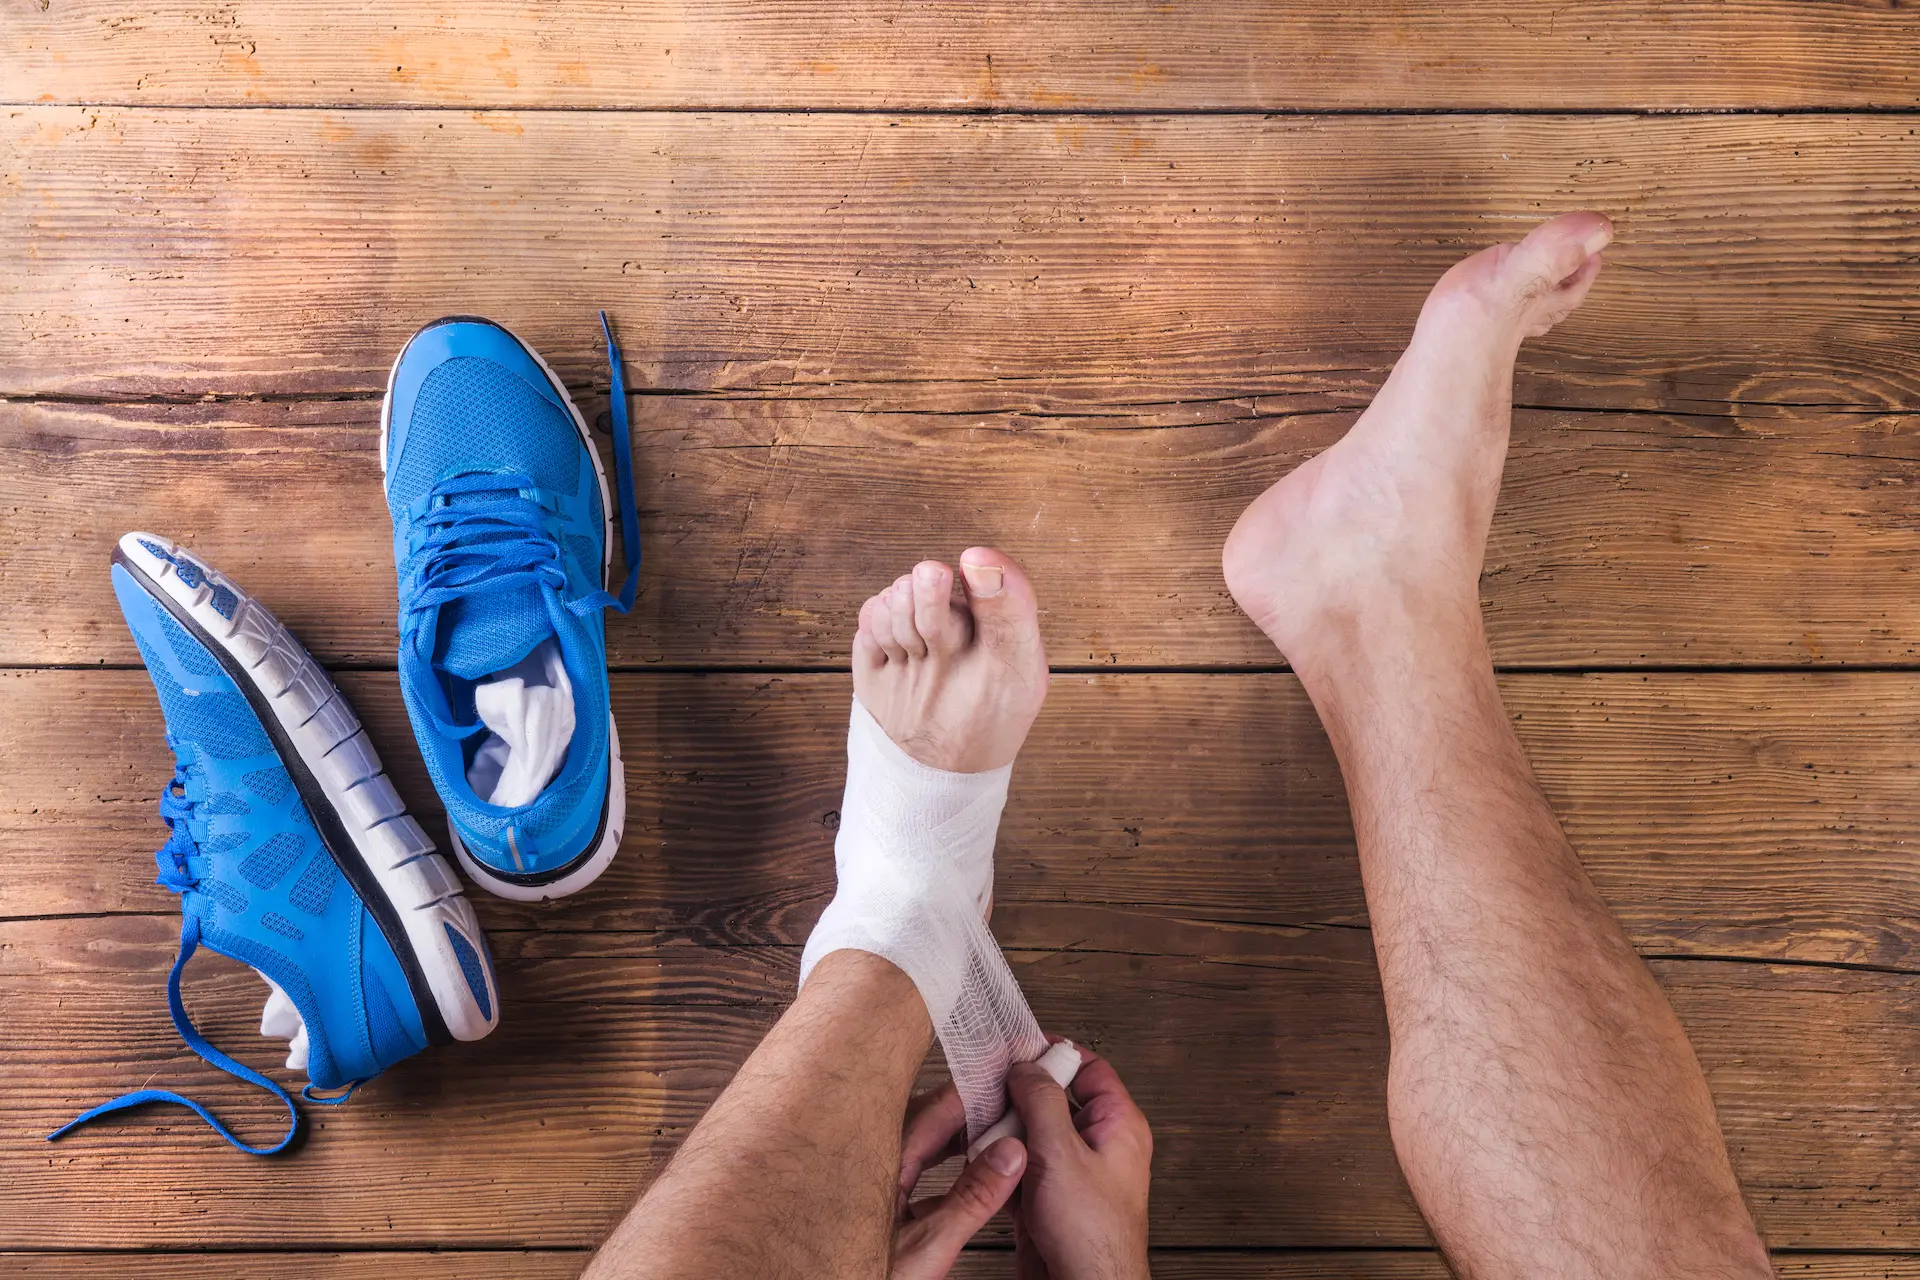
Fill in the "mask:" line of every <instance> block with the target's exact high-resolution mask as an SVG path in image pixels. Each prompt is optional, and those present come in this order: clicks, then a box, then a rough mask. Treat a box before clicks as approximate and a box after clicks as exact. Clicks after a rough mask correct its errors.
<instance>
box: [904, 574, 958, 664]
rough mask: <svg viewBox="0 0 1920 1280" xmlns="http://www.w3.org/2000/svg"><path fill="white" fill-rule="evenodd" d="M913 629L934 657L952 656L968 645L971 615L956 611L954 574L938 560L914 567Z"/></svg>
mask: <svg viewBox="0 0 1920 1280" xmlns="http://www.w3.org/2000/svg"><path fill="white" fill-rule="evenodd" d="M913 625H914V628H915V629H916V630H917V631H919V633H920V635H921V636H922V638H924V639H925V640H926V642H927V649H928V651H929V652H932V653H952V652H954V651H955V650H957V649H960V648H963V647H964V646H965V645H966V643H967V637H968V632H969V629H968V624H967V615H966V614H965V613H963V612H961V611H960V610H958V609H955V608H954V607H953V570H951V569H949V568H947V566H946V565H944V564H941V563H940V562H939V561H938V560H922V561H921V562H920V563H919V564H917V565H915V566H913Z"/></svg>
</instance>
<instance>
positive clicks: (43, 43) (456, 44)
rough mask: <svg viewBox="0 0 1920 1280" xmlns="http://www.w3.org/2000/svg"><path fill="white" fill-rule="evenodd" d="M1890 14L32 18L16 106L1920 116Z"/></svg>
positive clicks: (791, 11)
mask: <svg viewBox="0 0 1920 1280" xmlns="http://www.w3.org/2000/svg"><path fill="white" fill-rule="evenodd" d="M1916 66H1920V23H1916V20H1915V18H1914V16H1913V13H1912V11H1911V10H1909V9H1905V8H1903V7H1902V6H1900V5H1898V4H1892V5H1889V4H1884V3H1882V4H1829V5H1805V4H1792V3H1788V2H1787V0H1742V2H1740V3H1735V4H1713V3H1704V2H1703V0H1692V2H1690V3H1675V4H1660V3H1654V2H1653V0H1631V2H1622V3H1611V4H1608V5H1606V6H1604V7H1575V8H1568V7H1566V6H1564V5H1557V4H1554V3H1553V2H1552V0H1468V2H1466V3H1460V4H1451V5H1448V6H1447V7H1446V8H1445V10H1444V11H1443V10H1437V9H1432V8H1430V7H1426V6H1421V5H1413V4H1402V5H1390V6H1381V7H1374V6H1351V5H1341V4H1338V3H1334V2H1333V0H1306V2H1305V3H1302V2H1299V0H1293V2H1290V3H1284V4H1283V3H1277V2H1275V0H1267V2H1266V3H1260V4H1244V5H1233V6H1219V5H1211V6H1210V5H1172V4H1154V3H1149V2H1148V0H1130V2H1129V3H1125V4H1113V3H1096V2H1095V0H1063V2H1061V3H1055V4H1050V5H1048V6H1046V8H1045V9H1044V10H1039V9H1035V8H1033V7H1031V6H1025V5H1020V4H1017V3H1006V2H1002V3H990V4H966V5H959V4H953V3H934V4H917V5H910V6H906V7H898V6H886V7H882V6H877V5H872V4H867V5H860V4H852V5H834V4H829V3H822V2H821V0H810V2H805V3H787V4H781V5H777V6H769V5H766V4H756V3H749V2H748V0H693V2H692V3H684V2H683V3H673V4H667V3H661V2H659V0H654V2H652V3H638V4H634V3H615V2H613V0H597V2H594V3H584V4H574V5H569V6H568V8H567V11H566V15H565V19H564V21H558V20H554V19H553V17H552V15H546V14H538V15H536V14H535V13H532V12H529V11H527V10H526V9H524V8H521V7H519V6H516V5H512V4H508V3H504V2H502V0H494V2H492V3H485V2H483V3H479V4H472V3H469V4H462V5H459V6H458V7H456V6H453V5H451V4H447V3H437V4H426V5H418V6H410V7H408V9H407V10H406V11H405V12H400V13H396V12H394V11H393V10H392V9H391V8H390V7H386V6H381V5H376V4H372V3H369V2H368V0H358V2H357V3H356V2H349V3H346V4H333V5H322V4H319V3H317V2H316V0H293V2H291V3H278V4H276V3H271V2H270V0H238V2H237V3H228V4H224V5H222V6H220V7H219V8H218V9H215V10H205V9H196V8H193V7H191V6H181V5H177V4H172V3H156V2H154V0H144V2H140V3H127V2H126V0H117V2H116V0H83V2H82V3H77V4H65V3H63V4H58V5H47V6H36V5H32V4H17V5H15V6H13V10H12V11H11V12H10V13H9V15H8V22H7V24H6V25H5V27H4V28H0V84H3V85H5V86H6V89H5V93H6V96H7V97H8V98H9V99H12V100H15V101H36V100H46V101H54V100H58V101H63V102H74V101H80V102H102V101H117V102H135V103H143V104H151V105H160V104H170V103H191V104H236V103H256V102H258V103H281V104H285V103H300V104H312V103H323V104H339V105H355V106H374V105H436V106H443V105H452V106H494V107H498V106H511V105H525V106H569V107H583V106H596V107H604V106H621V107H679V108H685V107H746V106H751V107H761V108H768V107H773V108H804V109H820V108H833V107H853V108H860V109H866V110H872V109H890V108H902V107H917V108H942V109H965V110H992V109H1008V110H1030V109H1039V110H1059V109H1063V108H1064V109H1083V110H1084V109H1118V110H1141V109H1147V110H1167V109H1179V108H1210V109H1222V108H1227V109H1238V110H1254V111H1262V110H1272V109H1277V108H1302V107H1311V108H1329V107H1366V108H1382V107H1455V108H1459V107H1475V108H1486V107H1536V108H1549V109H1566V108H1583V107H1584V108H1592V107H1751V106H1762V105H1763V106H1778V107H1786V106H1819V107H1837V106H1913V105H1915V104H1916V103H1920V75H1916V73H1915V70H1914V68H1915V67H1916Z"/></svg>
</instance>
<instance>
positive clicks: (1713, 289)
mask: <svg viewBox="0 0 1920 1280" xmlns="http://www.w3.org/2000/svg"><path fill="white" fill-rule="evenodd" d="M0 155H4V156H5V157H6V159H5V160H4V161H3V162H0V163H4V165H5V168H4V171H0V202H4V204H3V205H0V209H4V217H0V257H4V259H5V260H6V261H9V262H11V263H16V264H19V265H18V268H17V269H16V270H15V271H12V272H9V273H8V274H7V275H6V276H5V277H4V278H0V332H5V333H8V334H10V335H15V337H16V340H14V341H10V342H8V343H6V344H4V345H0V394H14V395H20V394H28V393H59V394H63V395H71V394H96V393H98V394H106V395H111V396H116V397H117V396H127V395H150V394H167V395H175V396H186V397H190V398H191V397H198V396H200V395H202V394H204V393H208V392H216V393H227V392H232V393H245V394H253V393H267V392H271V393H276V394H279V393H314V394H338V393H353V394H364V393H370V392H377V391H378V390H379V389H380V388H381V387H382V386H383V385H384V380H385V376H386V371H387V369H388V366H389V364H390V363H391V361H392V359H393V356H394V354H395V352H397V351H398V350H399V348H400V346H401V344H402V343H403V342H404V341H405V339H406V337H407V335H408V334H409V333H410V332H411V331H412V330H413V329H414V328H415V327H416V326H418V325H419V324H421V323H423V322H425V321H427V320H430V319H432V318H433V317H435V316H437V315H441V314H445V313H447V312H449V311H467V312H479V313H482V314H486V315H490V316H493V317H495V318H497V319H499V320H502V321H504V322H507V323H509V324H511V325H513V326H515V327H516V329H517V330H519V331H520V332H521V333H522V334H523V335H524V336H525V337H527V338H528V339H529V340H530V341H531V342H533V343H534V345H536V346H537V347H539V348H540V349H541V350H542V352H543V353H544V354H546V355H547V356H548V357H549V358H551V359H553V360H554V361H556V363H557V367H558V368H559V369H560V371H561V372H562V374H563V375H564V376H566V377H568V378H569V379H571V380H573V381H574V382H575V383H576V384H584V383H586V382H587V381H588V380H589V379H592V378H603V377H604V374H603V373H602V372H601V371H600V355H599V352H598V349H597V343H598V330H597V328H594V327H592V310H591V309H592V308H593V307H595V306H605V307H608V308H609V309H611V311H612V312H613V315H614V317H615V319H616V321H617V322H618V323H619V325H620V327H621V333H622V338H623V342H624V345H625V347H626V352H627V360H628V368H629V370H630V374H631V377H632V379H633V381H634V383H635V384H636V385H637V386H639V387H642V388H652V389H660V388H672V389H680V390H714V389H721V388H727V389H735V390H739V389H752V390H759V391H774V392H779V393H781V394H797V393H826V394H831V395H834V396H845V395H860V394H862V392H863V390H864V389H866V388H868V387H869V386H877V387H878V388H879V389H880V390H881V391H882V392H883V393H886V394H889V395H891V396H893V397H894V398H895V399H896V400H897V399H898V398H900V397H901V396H902V395H903V393H909V392H915V393H918V394H916V398H915V402H914V406H913V407H916V408H919V409H923V410H924V409H953V408H959V409H961V410H962V411H964V412H975V411H981V410H983V409H985V408H990V407H992V408H1004V409H1015V410H1018V409H1022V408H1025V407H1027V406H1029V405H1035V404H1038V405H1041V406H1046V405H1057V404H1060V403H1071V404H1079V405H1083V406H1084V405H1088V404H1093V405H1102V404H1108V403H1112V402H1114V401H1115V400H1116V399H1118V400H1120V401H1121V402H1122V403H1138V402H1141V401H1155V400H1158V401H1188V400H1194V399H1221V398H1245V397H1257V396H1260V395H1268V394H1279V393H1294V392H1298V391H1302V390H1305V391H1311V392H1321V391H1324V390H1325V389H1326V388H1328V387H1329V386H1332V387H1334V388H1336V389H1346V390H1349V391H1350V390H1351V389H1352V388H1354V387H1362V388H1364V387H1369V386H1371V385H1373V384H1374V383H1375V382H1376V381H1377V379H1378V378H1379V376H1380V374H1381V373H1382V372H1383V371H1384V369H1385V368H1386V367H1387V366H1388V365H1389V364H1390V363H1391V361H1392V360H1393V358H1394V357H1395V355H1396V354H1397V353H1398V351H1399V350H1400V349H1401V347H1402V345H1403V344H1404V342H1405V340H1406V337H1407V334H1408V331H1409V327H1410V325H1411V323H1412V321H1413V318H1414V316H1415V314H1416V312H1417V310H1418V307H1419V303H1420V300H1421V298H1422V297H1423V296H1424V295H1425V293H1426V291H1427V290H1428V288H1429V287H1430V286H1431V285H1432V283H1433V281H1434V280H1435V279H1437V278H1438V276H1439V275H1440V274H1441V272H1442V271H1443V270H1444V269H1445V268H1446V267H1447V266H1448V265H1450V264H1451V263H1452V262H1454V261H1455V260H1457V259H1458V258H1459V257H1461V256H1462V255H1463V254H1465V253H1466V252H1467V251H1469V250H1471V249H1475V248H1478V247H1481V246H1483V245H1486V244H1488V243H1492V242H1494V241H1496V240H1499V239H1503V238H1509V237H1512V236H1514V235H1517V234H1518V233H1519V232H1521V231H1523V230H1524V229H1525V228H1526V227H1528V226H1529V225H1531V224H1532V223H1534V222H1536V221H1537V220H1538V219H1539V218H1541V217H1542V216H1543V215H1545V214H1547V213H1550V212H1555V211H1558V210H1561V209H1565V208H1570V207H1576V206H1591V207H1597V208H1600V209H1603V210H1605V211H1607V212H1609V213H1611V214H1613V215H1614V216H1615V217H1616V218H1617V219H1618V222H1619V228H1620V239H1619V242H1618V244H1617V246H1616V248H1615V249H1614V250H1613V251H1611V252H1612V256H1613V259H1614V267H1613V269H1612V270H1611V271H1610V272H1609V273H1608V274H1607V275H1606V276H1605V277H1603V279H1602V281H1601V283H1600V285H1599V286H1598V288H1597V289H1596V291H1595V293H1594V295H1593V297H1592V298H1591V299H1590V300H1589V302H1588V303H1587V305H1586V306H1585V307H1584V308H1583V309H1582V310H1581V311H1580V312H1579V313H1578V314H1577V315H1576V316H1575V317H1574V318H1573V319H1571V320H1570V321H1568V322H1567V323H1566V324H1564V325H1562V326H1561V327H1560V328H1559V329H1558V330H1556V331H1555V332H1554V333H1553V334H1551V335H1549V336H1548V337H1547V338H1545V339H1542V340H1541V341H1540V342H1538V343H1536V344H1533V345H1531V346H1530V347H1529V354H1528V355H1527V357H1526V361H1527V364H1526V369H1527V373H1526V375H1525V376H1524V377H1523V378H1522V383H1521V388H1520V398H1521V401H1522V402H1523V403H1527V404H1546V405H1575V406H1595V407H1611V408H1655V409H1665V410H1679V411H1698V410H1700V409H1702V408H1703V407H1706V406H1711V409H1710V411H1711V412H1717V413H1724V412H1726V411H1727V406H1728V405H1729V404H1738V405H1748V404H1752V403H1755V402H1771V403H1779V404H1792V405H1809V404H1811V405H1823V406H1829V407H1848V406H1852V407H1866V408H1871V409H1887V408H1898V407H1903V406H1904V407H1909V408H1910V407H1913V406H1914V405H1915V404H1916V403H1917V402H1920V393H1917V391H1916V388H1920V372H1916V370H1915V367H1914V363H1913V359H1912V354H1913V317H1912V299H1913V297H1914V295H1915V293H1916V291H1920V222H1916V220H1915V219H1914V218H1913V217H1912V215H1911V210H1912V209H1914V208H1915V207H1920V133H1916V132H1915V131H1914V129H1913V128H1912V127H1911V125H1910V124H1909V123H1908V122H1907V121H1906V120H1904V119H1903V118H1901V117H1898V116H1882V115H1865V116H1845V115H1819V116H1797V117H1796V116H1703V117H1694V116H1670V117H1649V118H1640V117H1570V118H1569V117H1562V118H1552V117H1539V116H1429V117H1337V118H1326V117H1275V118H1266V119H1254V118H1244V117H1184V118H1157V117H1142V118H1114V117H1059V118H1034V117H1024V118H1022V117H984V118H976V117H950V116H934V117H927V116H919V117H916V116H904V117H892V116H881V115H874V116H803V115H781V116H757V115H738V114H721V115H703V114H697V113H694V114H645V115H620V116H607V115H602V114H596V113H591V112H544V113H543V112H530V113H513V112H501V113H488V112H481V113H468V112H455V111H436V112H392V111H303V110H285V111H282V110H275V111H250V110H233V111H226V110H192V111H187V110H157V111H131V110H117V109H79V108H67V107H42V108H14V109H9V110H6V111H5V112H4V119H0ZM930 384H934V385H930ZM954 386H957V387H959V388H961V389H963V390H964V391H965V393H966V396H965V399H960V400H955V399H948V400H944V401H935V400H934V399H933V398H932V395H931V393H932V392H936V391H938V389H939V388H940V387H954Z"/></svg>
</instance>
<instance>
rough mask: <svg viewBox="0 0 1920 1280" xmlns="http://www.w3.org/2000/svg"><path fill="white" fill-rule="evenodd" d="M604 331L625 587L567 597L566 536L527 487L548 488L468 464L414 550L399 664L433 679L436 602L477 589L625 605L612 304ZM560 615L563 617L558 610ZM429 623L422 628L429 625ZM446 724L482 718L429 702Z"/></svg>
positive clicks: (625, 521)
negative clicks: (463, 717) (460, 716)
mask: <svg viewBox="0 0 1920 1280" xmlns="http://www.w3.org/2000/svg"><path fill="white" fill-rule="evenodd" d="M600 332H601V333H602V334H603V335H605V337H606V343H607V373H608V383H609V387H608V416H609V426H610V429H611V432H612V435H613V457H614V474H615V479H616V482H617V484H616V488H617V492H618V501H619V506H620V539H621V545H622V547H623V548H624V549H625V552H626V559H627V577H626V581H625V582H624V583H623V584H622V585H621V588H620V594H619V595H617V596H616V595H613V594H611V593H609V592H608V591H606V590H605V589H604V588H595V589H594V590H592V591H589V592H586V593H584V594H582V595H578V596H575V597H573V598H572V599H566V598H564V597H563V596H562V594H561V593H562V592H564V591H565V590H566V587H567V574H566V569H565V567H564V565H563V563H562V561H561V558H560V556H561V552H560V541H559V539H558V537H557V536H556V535H555V533H554V531H553V529H552V528H551V527H550V525H549V523H548V514H547V510H546V508H545V507H544V506H543V505H542V504H541V503H540V502H539V501H538V500H537V499H536V498H534V497H529V496H528V495H529V494H538V493H539V492H540V490H539V488H538V486H536V485H535V484H534V482H533V480H532V478H531V477H529V476H527V475H526V474H524V473H522V472H469V473H467V474H464V475H458V476H451V477H448V478H447V479H445V480H442V481H441V482H440V483H439V484H436V485H435V486H433V488H432V489H430V490H428V492H427V494H426V495H425V497H424V498H423V499H422V500H421V504H420V505H421V507H422V508H424V509H423V510H422V513H421V515H420V516H419V518H418V521H417V523H416V525H415V526H414V527H415V530H416V532H415V534H414V537H413V543H414V545H413V547H412V549H411V550H410V551H409V553H408V555H407V560H406V565H405V569H404V571H403V573H404V577H405V579H406V583H407V585H406V587H405V588H404V589H403V590H402V592H401V598H402V600H403V601H404V608H405V611H406V612H405V616H404V617H403V618H402V619H401V631H402V633H403V636H404V638H405V641H406V642H405V643H403V644H402V645H401V665H402V667H403V668H407V669H410V670H414V671H415V676H416V678H417V679H419V680H421V681H422V682H423V683H426V682H430V681H428V680H427V675H428V673H427V670H426V668H427V666H428V663H427V659H426V657H425V656H424V655H423V653H422V652H421V651H422V650H423V649H431V648H432V645H433V634H434V627H435V623H436V620H437V617H438V613H437V611H438V610H439V609H440V608H441V607H442V606H444V605H447V604H451V603H452V602H454V601H456V600H461V599H465V598H467V597H469V596H479V595H487V594H490V593H494V592H500V591H512V590H516V589H519V588H522V587H529V586H531V587H537V588H539V589H540V590H541V593H542V595H543V596H545V597H546V598H547V600H548V601H549V607H552V606H553V605H555V604H557V605H558V606H559V607H560V608H563V609H565V610H566V611H567V612H568V613H570V614H572V615H573V616H574V617H576V618H583V617H586V616H587V615H588V614H591V613H595V612H597V611H599V610H603V609H614V610H617V611H618V612H620V613H626V612H628V611H629V610H630V609H632V608H633V602H634V598H635V596H636V594H637V593H638V590H639V586H640V513H639V506H638V503H637V502H636V500H635V497H634V487H633V441H632V431H631V424H630V422H629V419H628V414H627V381H626V369H625V364H624V362H623V361H622V359H621V357H620V347H619V344H617V343H616V342H615V341H614V340H613V327H612V325H611V324H610V323H609V322H608V320H607V313H606V312H605V311H602V312H601V313H600ZM556 620H557V619H556ZM423 631H424V635H423V634H422V632H423ZM428 714H429V715H430V716H431V717H432V718H433V720H434V722H435V724H436V726H437V727H438V728H439V730H440V731H441V732H442V733H444V734H446V735H447V736H448V737H452V738H456V739H457V738H464V737H466V736H467V735H468V734H470V733H472V732H474V731H475V729H476V727H477V725H471V724H470V725H462V724H456V723H454V722H453V721H451V720H448V719H445V718H444V717H442V716H441V715H440V714H439V712H438V711H435V710H431V709H429V712H428Z"/></svg>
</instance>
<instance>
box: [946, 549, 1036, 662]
mask: <svg viewBox="0 0 1920 1280" xmlns="http://www.w3.org/2000/svg"><path fill="white" fill-rule="evenodd" d="M960 577H961V579H962V580H963V581H964V582H965V583H966V586H967V608H968V609H969V610H971V611H972V613H973V624H974V635H975V637H976V638H977V639H978V641H979V642H980V643H981V644H982V645H984V646H985V647H987V648H989V649H999V650H1005V651H1010V652H1014V653H1021V654H1024V653H1027V652H1031V653H1032V654H1034V655H1039V654H1040V652H1041V649H1040V605H1039V602H1038V600H1037V599H1036V598H1035V597H1034V594H1033V584H1032V583H1031V582H1029V581H1028V580H1027V573H1026V570H1024V569H1022V568H1021V567H1020V564H1019V562H1018V561H1016V560H1015V559H1014V558H1013V557H1012V556H1010V555H1007V554H1006V553H1005V552H1003V551H997V550H995V549H994V548H992V547H969V548H968V549H967V550H966V551H965V552H963V553H961V556H960Z"/></svg>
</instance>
